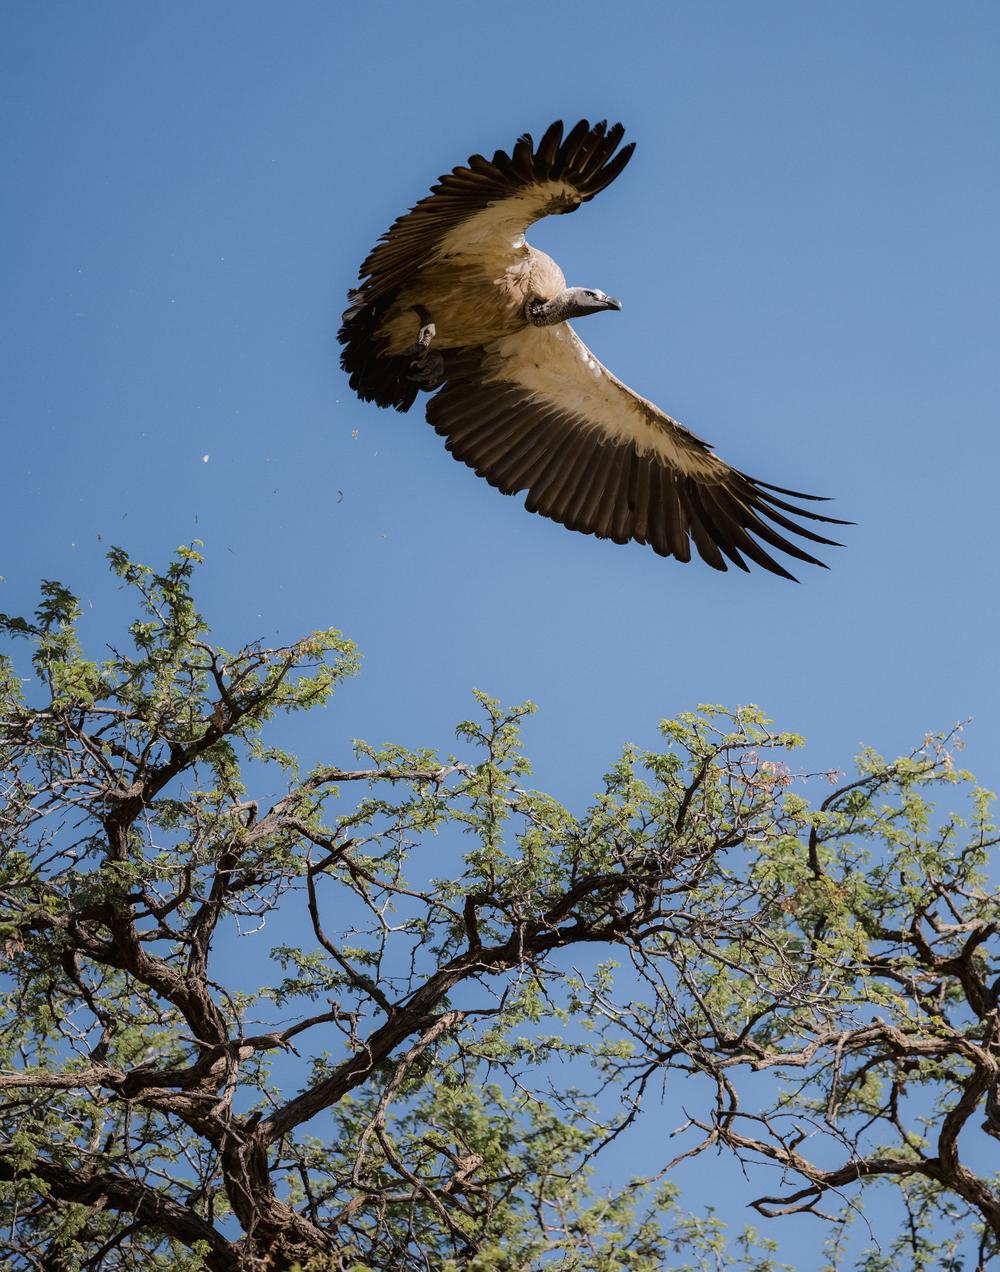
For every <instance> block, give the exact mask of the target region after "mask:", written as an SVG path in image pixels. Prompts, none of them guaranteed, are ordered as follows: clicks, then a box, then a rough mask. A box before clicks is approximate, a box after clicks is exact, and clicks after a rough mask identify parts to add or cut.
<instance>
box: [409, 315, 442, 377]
mask: <svg viewBox="0 0 1000 1272" xmlns="http://www.w3.org/2000/svg"><path fill="white" fill-rule="evenodd" d="M417 315H418V317H419V319H420V322H421V323H422V324H423V325H422V326H421V328H420V330H419V331H418V332H417V339H416V343H415V344H413V345H412V346H411V347H410V348H409V349H407V351H406V352H407V354H408V355H411V357H410V379H411V380H412V381H413V383H414V384H419V386H420V387H421V388H422V389H436V388H438V387H439V386H440V385H441V384H442V383H443V381H444V358H443V357H442V356H441V354H440V353H438V352H437V351H436V350H434V351H432V350H431V342H432V341H433V339H434V337H435V336H436V335H437V328H436V327H435V326H434V324H433V323H432V322H431V316H430V314H429V313H428V312H427V310H426V309H424V308H420V309H418V310H417Z"/></svg>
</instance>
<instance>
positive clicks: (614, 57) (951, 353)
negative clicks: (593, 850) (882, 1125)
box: [0, 0, 1000, 1231]
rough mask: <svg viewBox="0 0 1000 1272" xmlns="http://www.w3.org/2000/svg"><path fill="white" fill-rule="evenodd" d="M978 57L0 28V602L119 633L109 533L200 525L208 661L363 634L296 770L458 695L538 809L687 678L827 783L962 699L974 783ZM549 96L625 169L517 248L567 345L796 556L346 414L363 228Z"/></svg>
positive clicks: (571, 789)
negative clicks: (807, 530) (600, 532)
mask: <svg viewBox="0 0 1000 1272" xmlns="http://www.w3.org/2000/svg"><path fill="white" fill-rule="evenodd" d="M998 66H1000V9H998V8H997V6H995V5H992V4H984V3H963V4H961V5H944V4H927V3H914V2H913V0H908V2H907V3H882V4H879V5H871V4H867V3H839V4H837V5H818V4H809V3H755V4H753V5H744V4H736V3H729V4H726V3H717V4H711V5H706V4H700V3H696V2H695V0H687V2H685V3H655V4H654V3H646V4H624V5H616V6H612V5H609V4H595V3H589V2H587V0H574V2H573V3H547V4H538V3H532V4H526V3H520V2H519V0H509V2H508V3H505V4H503V5H489V6H488V5H483V4H459V3H443V2H440V0H433V2H430V3H424V4H412V3H406V4H404V3H388V2H386V3H372V4H367V5H350V6H349V5H346V4H328V3H315V2H308V0H300V2H299V3H297V4H295V5H294V6H276V5H265V4H262V3H239V4H236V3H222V2H218V3H213V4H212V5H195V4H191V3H177V4H172V5H169V6H167V5H162V6H156V7H154V6H145V5H142V6H140V5H132V4H127V3H104V4H100V3H98V4H92V5H86V6H84V5H76V4H68V3H48V4H45V5H29V4H22V5H7V6H5V7H4V9H3V11H2V14H0V94H2V99H0V118H2V120H3V123H2V129H3V137H4V165H3V169H4V176H5V178H6V182H5V184H6V186H7V199H6V202H5V206H4V210H3V214H2V215H3V234H2V239H0V256H2V276H0V295H2V298H3V299H2V316H0V323H2V327H0V378H2V383H3V386H4V388H3V395H2V405H0V410H2V432H3V446H2V451H0V454H2V456H3V459H2V464H3V500H2V506H0V518H2V521H3V527H2V535H0V545H2V546H0V574H3V575H4V576H5V582H4V583H2V584H0V608H2V609H5V610H8V611H14V612H22V611H24V610H26V609H30V608H31V607H32V605H33V604H34V601H35V597H36V594H37V582H38V579H39V578H40V577H50V578H59V579H61V580H63V581H64V582H66V583H67V584H69V585H71V586H72V587H73V588H75V589H76V590H77V591H79V592H80V593H81V594H82V595H83V596H84V597H85V598H87V599H88V600H89V601H91V602H92V604H93V609H92V610H91V609H88V622H89V625H90V630H91V631H92V633H93V635H94V639H95V640H97V641H99V640H102V639H105V638H109V637H111V636H112V635H113V634H114V633H115V632H116V631H117V630H118V627H117V624H118V622H119V618H120V616H119V613H118V610H117V608H116V607H117V606H118V604H119V602H118V599H117V596H116V594H115V592H114V590H113V588H112V586H111V584H110V582H109V580H108V578H107V574H106V569H105V565H104V560H103V554H104V552H105V551H106V549H107V548H108V547H109V546H110V545H111V544H113V543H117V544H121V545H123V546H125V547H126V548H127V549H128V550H129V551H131V552H132V553H133V554H134V555H136V556H138V557H139V558H140V559H145V560H152V561H155V562H163V561H164V560H165V559H166V557H167V555H168V554H169V552H170V551H171V550H172V549H173V548H174V547H175V546H176V545H177V544H179V543H182V542H186V541H189V540H190V539H191V538H193V537H198V538H201V539H203V540H204V541H205V545H206V548H205V550H206V552H207V554H208V564H207V567H206V569H205V570H204V572H203V574H202V584H201V592H200V594H201V597H202V600H203V602H204V605H205V607H206V609H207V610H208V612H209V613H210V615H212V616H213V617H214V619H215V622H216V625H217V628H218V630H219V634H220V636H221V637H222V638H223V639H224V640H225V641H227V642H229V643H232V644H235V643H237V642H241V641H244V640H249V639H252V638H255V637H257V636H262V637H264V638H266V639H269V640H270V639H277V638H289V639H291V638H294V637H296V636H298V635H299V634H301V633H303V632H304V631H308V630H310V629H312V628H316V627H322V626H328V625H337V626H339V627H341V628H342V629H343V630H344V631H346V632H347V633H348V634H349V635H351V636H352V637H353V638H355V639H356V640H357V641H358V643H359V644H360V646H361V648H362V650H363V652H364V655H365V662H366V670H365V673H364V675H363V677H362V678H361V679H360V680H359V681H358V682H357V683H356V684H354V685H353V686H351V687H350V688H349V689H348V690H346V691H345V692H344V693H343V694H342V696H341V698H340V699H339V700H338V703H337V704H336V705H335V706H334V707H333V708H331V709H330V710H329V711H328V712H326V713H325V714H324V715H322V716H318V717H317V718H316V719H314V720H312V721H309V720H301V721H297V722H296V728H295V731H294V732H293V733H291V734H289V736H288V737H287V738H286V739H285V741H287V742H288V743H289V744H290V745H295V746H297V748H298V749H299V750H300V751H302V752H304V753H305V754H306V755H308V756H309V757H310V758H314V757H316V756H318V755H319V754H323V755H324V756H325V757H326V758H327V759H329V760H330V761H332V762H337V761H341V760H346V759H347V758H348V743H349V740H350V738H351V737H353V736H363V737H367V738H369V739H371V740H373V741H383V740H388V739H394V740H398V741H401V742H406V743H412V744H415V745H416V744H424V745H437V746H440V747H442V748H445V749H447V748H448V747H449V746H450V745H451V729H452V725H453V723H454V721H455V720H457V719H459V718H461V717H463V716H464V715H466V714H467V713H468V709H469V690H470V688H471V687H472V686H477V687H480V688H483V689H486V690H488V691H489V692H491V693H494V694H496V695H498V696H500V697H502V698H504V699H506V700H508V701H511V700H520V699H522V698H526V697H531V698H533V699H535V700H536V701H537V702H538V703H539V705H540V707H541V713H540V715H539V717H537V718H536V720H535V721H534V722H533V723H532V725H531V727H530V730H529V733H528V746H529V750H530V752H531V753H532V754H533V756H534V758H535V760H536V780H537V782H538V784H539V785H540V786H542V787H545V788H547V789H551V790H552V791H553V792H554V793H556V794H558V795H560V796H562V797H563V798H564V799H565V800H566V801H567V802H570V803H573V802H574V801H575V802H580V801H582V800H584V799H585V798H586V796H587V795H588V794H589V793H590V792H591V791H592V789H593V788H594V786H595V783H596V781H597V778H598V776H599V774H600V772H601V771H602V769H603V767H604V766H605V765H606V764H607V762H608V761H609V760H610V759H611V758H612V756H613V755H614V754H615V753H616V752H617V751H618V750H619V748H620V745H621V744H622V743H623V742H624V741H626V740H633V741H636V742H638V743H640V744H651V743H653V742H654V740H655V736H656V735H655V726H656V723H657V721H658V720H659V719H660V718H662V717H663V716H665V715H669V714H672V713H675V712H677V711H678V710H682V709H685V708H689V707H691V706H692V705H693V704H695V703H697V702H701V701H717V702H724V703H727V704H731V705H732V704H736V703H739V702H747V701H756V702H759V703H761V704H763V705H764V706H765V707H766V708H767V709H768V710H769V712H770V713H771V714H772V716H774V717H775V719H776V720H777V721H778V722H779V723H780V724H781V725H782V726H783V727H788V728H794V729H796V730H798V731H800V732H803V733H805V734H806V735H807V736H808V738H809V739H810V743H811V752H810V754H811V758H813V760H814V762H815V764H816V765H817V766H828V765H829V766H836V767H845V766H846V764H847V763H848V761H849V759H850V757H851V755H852V754H853V753H854V751H855V750H856V748H857V745H858V743H859V742H862V741H864V742H868V743H871V744H873V745H875V746H876V747H878V748H879V749H881V750H884V751H890V752H892V751H896V750H899V749H904V748H905V749H909V747H910V745H911V744H912V743H914V742H915V741H917V740H919V738H920V737H921V736H922V735H923V733H924V732H925V731H926V730H929V729H936V728H940V727H947V726H950V725H951V724H952V723H953V722H954V721H955V720H957V719H960V718H964V717H966V716H973V717H974V724H973V726H972V728H971V730H970V732H969V734H968V743H969V745H968V750H967V753H966V758H967V759H968V761H969V763H970V766H971V767H973V768H975V769H976V770H977V771H978V772H979V773H980V775H981V777H982V778H983V780H984V781H985V782H986V784H987V785H991V786H993V787H997V786H998V785H1000V748H998V742H1000V677H998V675H997V656H996V645H997V635H996V630H997V626H998V622H997V619H998V604H1000V602H998V597H997V588H996V577H997V558H996V542H997V529H996V517H997V489H998V487H997V476H996V473H997V467H998V459H1000V440H998V424H1000V418H998V399H1000V357H998V353H1000V331H998V316H997V315H998V306H997V298H998V296H1000V234H998V231H997V227H998V226H1000V163H998V159H1000V155H998V144H997V143H998V134H1000V75H998V73H997V68H998ZM581 116H587V117H589V118H592V119H595V118H605V117H608V118H611V119H621V120H622V121H623V122H624V123H625V125H626V127H627V129H628V135H629V136H630V137H631V138H633V139H635V140H636V141H637V143H638V150H637V153H636V156H635V158H634V159H633V161H632V164H631V165H630V166H629V168H628V169H627V171H626V173H625V174H624V176H623V177H622V178H621V179H620V180H619V181H617V182H616V183H615V184H614V185H613V186H612V187H611V188H610V189H609V190H608V191H607V192H606V193H605V194H603V195H601V196H600V197H599V198H598V199H597V200H595V201H594V202H593V203H592V204H590V205H588V206H587V207H586V208H585V209H583V210H582V211H581V212H580V213H579V215H577V216H574V217H566V218H558V219H556V220H554V221H552V222H549V223H545V224H543V225H542V226H540V227H536V229H535V231H534V233H533V235H532V239H533V241H534V242H535V243H536V244H537V245H539V246H541V247H544V248H545V249H546V250H548V251H550V252H553V254H555V255H556V256H557V258H558V259H559V261H560V263H561V264H562V265H563V267H564V269H565V272H566V274H567V275H568V276H569V279H570V281H571V282H574V283H580V284H585V285H589V286H597V287H601V288H603V289H605V290H607V291H609V292H612V293H613V294H615V295H616V296H619V297H621V298H622V300H623V302H624V312H623V313H621V314H609V315H600V316H597V317H594V318H592V319H587V320H584V321H583V322H581V323H580V324H579V328H578V329H579V331H580V333H581V334H582V335H583V337H584V338H585V339H586V340H587V341H588V343H590V344H591V345H592V346H593V348H594V349H595V351H596V352H597V353H598V355H599V356H600V357H601V359H602V360H603V361H604V362H606V363H607V364H608V365H609V366H610V367H611V368H612V369H613V370H615V371H616V372H617V373H618V374H619V375H621V376H622V378H624V379H625V380H626V381H627V382H628V383H630V384H631V385H633V386H634V387H635V388H636V389H638V390H639V391H640V392H642V393H644V394H645V395H646V396H648V397H651V398H653V399H654V400H655V401H657V402H658V403H659V404H660V405H661V406H663V407H664V408H665V409H666V410H667V411H669V412H670V413H671V414H672V415H674V416H676V417H678V418H679V419H681V420H682V421H684V422H685V423H686V424H688V425H689V426H690V427H691V428H693V429H695V430H696V431H697V432H698V433H700V434H702V435H703V436H705V437H707V438H709V439H710V440H711V441H712V442H713V443H715V445H716V446H717V447H718V449H719V451H720V453H721V454H722V455H723V456H724V457H726V458H727V459H728V460H730V461H731V462H733V463H735V464H737V465H739V466H740V467H742V468H743V469H744V470H746V471H748V472H751V473H753V474H754V475H755V476H759V477H761V478H763V479H765V480H769V481H774V482H777V483H779V484H781V485H788V486H793V487H796V488H798V489H802V490H813V491H818V492H822V493H827V494H830V495H833V496H835V497H836V504H835V506H834V507H833V509H832V511H833V512H834V513H835V514H837V515H841V516H843V517H847V518H850V519H852V520H855V521H856V522H857V523H858V524H857V526H856V527H854V528H849V529H847V530H845V532H844V536H843V537H844V540H845V543H846V544H847V546H846V547H845V548H844V549H841V550H831V551H829V552H828V553H827V554H826V555H827V559H828V560H829V562H830V564H831V566H832V568H831V570H830V571H829V572H827V571H820V570H816V569H810V568H808V567H803V568H802V570H801V571H799V573H800V577H801V579H802V582H801V584H800V585H799V586H797V587H796V586H794V585H791V584H787V583H784V582H782V581H781V580H778V579H775V578H772V577H770V576H768V575H765V574H763V573H761V572H759V571H757V572H754V573H753V574H751V575H749V576H745V575H741V574H739V573H738V572H736V571H731V572H730V573H729V574H726V575H720V574H717V573H716V572H714V571H712V570H710V569H708V568H707V567H706V566H703V565H701V564H692V565H689V566H681V565H678V564H676V563H674V562H672V561H664V560H662V559H660V558H658V557H656V556H655V555H654V554H653V552H652V551H651V550H649V549H647V548H640V547H637V546H634V545H633V546H630V547H628V548H622V547H617V546H615V545H613V544H609V543H600V542H598V541H596V540H594V539H592V538H586V537H583V536H579V535H573V534H570V533H569V532H567V531H565V530H563V529H562V528H561V527H558V526H556V525H555V524H553V523H550V522H546V521H544V520H542V519H540V518H538V517H533V516H530V515H528V514H527V513H525V512H524V511H523V509H522V508H521V507H520V500H519V499H504V498H503V497H501V496H500V495H499V494H497V493H496V492H495V491H493V490H492V489H490V488H489V487H488V486H487V485H486V484H485V483H484V482H482V481H480V480H479V479H478V478H476V477H475V476H474V475H473V474H472V473H471V472H470V471H469V470H468V469H466V468H464V467H463V466H461V465H459V464H456V463H455V462H454V461H453V460H452V459H451V458H450V457H449V456H448V455H447V453H446V452H445V450H444V448H443V444H442V443H441V441H440V439H438V438H437V437H436V436H435V435H434V433H433V432H432V430H431V429H430V428H429V427H428V426H427V425H426V424H425V423H423V420H422V412H421V411H420V410H418V409H417V408H414V410H413V411H412V412H411V413H410V414H409V415H408V416H400V415H397V414H395V413H389V412H380V411H379V410H378V409H376V408H375V407H373V406H368V405H363V404H362V403H360V402H358V401H357V400H356V399H355V398H354V397H353V395H352V394H351V392H350V390H349V388H348V386H347V384H346V381H345V378H344V376H343V375H342V373H341V372H340V370H339V367H338V362H337V349H336V344H335V335H336V329H337V325H338V319H339V314H340V310H341V309H342V307H343V299H344V293H345V292H346V290H347V288H348V287H349V286H350V285H351V284H352V282H353V280H354V277H355V275H356V271H357V267H358V264H359V262H360V260H361V258H362V257H363V255H364V254H365V253H366V251H367V250H368V248H369V247H370V246H371V244H372V243H373V241H374V240H375V238H376V237H377V236H378V235H379V234H380V233H381V232H382V230H383V229H385V228H386V226H387V225H388V224H389V222H390V221H391V220H392V219H393V218H394V217H395V216H396V215H398V214H399V213H400V212H402V211H404V210H405V209H406V208H407V207H408V206H410V205H411V204H412V203H413V202H414V201H415V200H416V199H417V198H419V197H420V196H422V195H423V194H424V193H425V191H426V188H427V186H428V185H429V183H430V182H431V181H432V180H433V178H434V177H435V176H436V175H437V174H438V173H439V172H441V171H444V170H446V169H447V168H450V167H451V166H452V165H453V164H455V163H459V162H462V161H463V160H464V158H465V157H466V156H467V155H468V154H469V153H470V152H471V151H473V150H483V151H486V152H491V151H492V150H493V149H495V148H497V147H507V146H509V145H510V144H511V143H512V142H513V140H514V139H515V137H516V136H517V135H518V134H519V133H520V132H521V131H523V130H526V129H527V130H530V131H532V132H534V133H535V134H536V135H537V134H538V133H540V132H541V131H542V130H543V129H544V128H545V126H546V125H547V124H548V123H549V122H551V120H553V119H555V118H563V119H566V120H568V121H572V120H575V119H577V118H579V117H581ZM205 457H207V459H206V458H205ZM661 1129H662V1128H661ZM653 1130H654V1133H658V1132H657V1130H656V1128H653ZM772 1231H773V1226H772Z"/></svg>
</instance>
